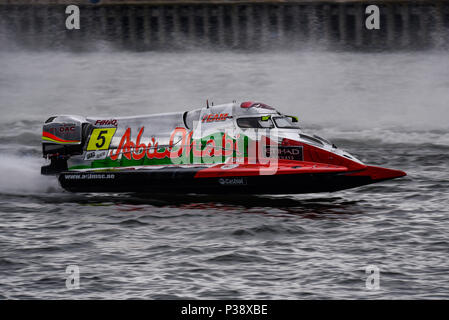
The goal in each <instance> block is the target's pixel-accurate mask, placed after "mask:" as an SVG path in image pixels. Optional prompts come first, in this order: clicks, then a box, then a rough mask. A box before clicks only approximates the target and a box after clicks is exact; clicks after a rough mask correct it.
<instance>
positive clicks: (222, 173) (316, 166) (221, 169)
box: [195, 160, 348, 178]
mask: <svg viewBox="0 0 449 320" xmlns="http://www.w3.org/2000/svg"><path fill="white" fill-rule="evenodd" d="M234 166H235V167H234ZM346 171H348V168H346V167H342V166H335V165H331V164H330V165H328V164H322V163H312V162H306V161H282V160H279V162H278V164H277V165H275V166H274V167H270V166H269V165H263V164H258V163H256V164H249V163H242V164H238V165H237V164H219V165H216V166H213V167H210V168H207V169H202V170H200V171H198V172H197V173H196V174H195V178H216V177H242V176H259V175H281V174H304V173H332V172H335V173H337V172H346Z"/></svg>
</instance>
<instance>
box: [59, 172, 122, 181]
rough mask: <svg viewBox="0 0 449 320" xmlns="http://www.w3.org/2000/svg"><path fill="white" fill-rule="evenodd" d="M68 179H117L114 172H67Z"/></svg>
mask: <svg viewBox="0 0 449 320" xmlns="http://www.w3.org/2000/svg"><path fill="white" fill-rule="evenodd" d="M64 178H65V179H66V180H95V179H115V174H113V173H83V174H66V175H65V176H64Z"/></svg>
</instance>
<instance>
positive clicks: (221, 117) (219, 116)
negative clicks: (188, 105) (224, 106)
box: [201, 113, 228, 122]
mask: <svg viewBox="0 0 449 320" xmlns="http://www.w3.org/2000/svg"><path fill="white" fill-rule="evenodd" d="M227 118H228V114H227V113H211V114H206V115H204V117H203V118H202V119H201V122H215V121H226V119H227Z"/></svg>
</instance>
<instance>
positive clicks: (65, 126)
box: [47, 123, 76, 134]
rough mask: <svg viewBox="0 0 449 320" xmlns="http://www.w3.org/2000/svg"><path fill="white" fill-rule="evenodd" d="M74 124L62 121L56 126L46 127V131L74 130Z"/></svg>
mask: <svg viewBox="0 0 449 320" xmlns="http://www.w3.org/2000/svg"><path fill="white" fill-rule="evenodd" d="M75 128H76V124H74V123H64V124H60V125H58V126H57V127H53V128H48V129H47V132H50V133H52V134H56V133H66V132H75Z"/></svg>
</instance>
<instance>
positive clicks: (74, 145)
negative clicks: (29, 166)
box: [41, 116, 92, 175]
mask: <svg viewBox="0 0 449 320" xmlns="http://www.w3.org/2000/svg"><path fill="white" fill-rule="evenodd" d="M91 131H92V125H91V124H90V123H88V122H87V121H86V118H83V117H79V116H54V117H50V118H49V119H48V120H47V121H45V124H44V127H43V130H42V154H43V157H44V158H46V159H49V160H50V161H51V162H50V164H49V165H47V166H43V167H42V168H41V174H44V175H54V174H58V173H60V172H62V171H66V170H67V159H68V158H70V156H72V155H77V154H82V153H83V148H84V144H85V142H86V139H87V137H88V136H89V134H90V132H91Z"/></svg>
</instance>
